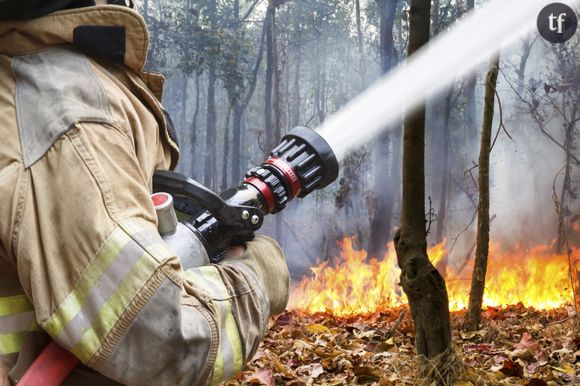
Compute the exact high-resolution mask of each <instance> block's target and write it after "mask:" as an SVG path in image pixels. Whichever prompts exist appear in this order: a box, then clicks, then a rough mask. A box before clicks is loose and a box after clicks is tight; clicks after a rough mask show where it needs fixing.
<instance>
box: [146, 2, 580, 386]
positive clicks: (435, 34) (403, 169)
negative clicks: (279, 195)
mask: <svg viewBox="0 0 580 386" xmlns="http://www.w3.org/2000/svg"><path fill="white" fill-rule="evenodd" d="M490 2H492V3H493V1H485V0H481V1H480V0H478V1H476V0H335V1H331V0H228V1H224V0H180V1H176V0H158V1H149V0H142V1H137V2H136V8H137V9H138V11H139V12H140V13H141V14H142V15H143V17H144V19H145V21H146V23H147V25H148V27H149V33H150V49H149V56H148V63H147V69H148V70H149V71H154V72H159V73H161V74H163V75H165V77H166V83H165V91H164V96H163V103H164V106H165V108H166V109H167V110H168V112H169V113H170V115H171V117H172V119H173V123H174V124H175V126H176V128H177V133H178V138H179V142H180V149H181V160H180V163H179V165H178V171H180V172H181V173H184V174H186V175H188V176H191V177H192V178H194V179H196V180H197V181H199V182H201V183H202V184H204V185H205V186H207V187H209V188H210V189H212V190H214V191H216V192H221V191H224V190H226V189H227V188H230V187H234V186H237V185H238V184H239V183H240V182H241V181H242V180H243V178H244V174H245V172H246V171H247V170H249V169H250V168H252V167H254V166H256V165H259V164H260V163H261V162H262V161H263V160H264V159H265V158H266V157H267V156H268V154H269V152H270V150H271V149H273V148H274V147H275V146H276V145H277V144H278V143H280V140H281V138H282V137H283V136H284V135H285V134H286V133H287V132H288V131H290V130H291V129H292V128H294V127H296V126H306V127H310V128H312V129H317V128H319V127H323V126H324V124H325V123H328V122H329V119H331V118H332V117H333V116H337V115H336V114H337V113H338V112H339V111H341V109H344V107H345V106H347V105H348V104H349V102H351V101H352V100H354V99H355V98H356V97H357V96H358V95H359V94H361V93H364V92H365V90H367V88H369V87H371V86H372V85H373V84H375V82H377V81H378V80H379V79H381V78H382V77H388V76H389V75H390V74H391V73H393V72H395V73H396V71H397V69H398V68H399V67H401V66H404V65H405V63H407V62H408V61H409V63H410V62H411V59H412V58H413V57H414V56H413V55H414V54H415V53H416V52H417V54H416V55H418V54H420V53H421V52H423V51H421V50H422V49H425V48H426V47H427V48H429V46H430V43H429V41H431V40H433V42H435V41H439V42H441V41H443V40H444V39H445V36H446V35H449V34H451V33H452V31H453V30H454V29H455V28H456V27H457V26H458V25H461V24H462V23H463V21H464V20H467V18H469V17H470V15H472V14H476V13H477V12H478V11H479V10H480V9H484V8H485V7H486V6H487V5H488V4H487V3H490ZM520 3H522V4H523V3H525V2H523V1H520ZM534 3H539V2H538V1H534ZM569 3H573V2H569ZM546 4H547V3H546ZM575 7H576V8H575V9H576V14H578V6H577V3H576V6H575ZM498 19H499V17H498ZM532 22H533V23H534V25H535V20H532ZM498 23H499V21H498ZM474 25H475V24H474ZM479 26H480V27H481V28H478V29H474V30H471V31H469V33H468V34H465V35H464V36H463V39H462V44H461V45H458V46H452V47H447V51H443V50H441V51H440V52H434V53H433V56H432V57H433V58H435V59H434V60H433V61H432V62H430V63H428V65H427V66H424V67H421V68H420V69H421V71H418V72H416V73H415V74H414V75H415V76H411V77H409V79H407V81H406V82H399V83H397V85H399V86H400V87H399V88H393V89H389V90H386V91H385V92H384V93H383V94H382V95H385V97H384V98H385V99H384V101H383V100H382V99H381V100H375V101H373V103H369V104H368V109H369V115H370V114H371V112H372V111H378V112H380V110H381V105H382V106H392V105H396V104H400V108H401V111H400V115H398V116H396V117H394V118H393V119H390V120H389V121H385V122H384V124H382V130H381V131H380V132H378V133H377V135H376V136H369V138H368V140H366V141H363V139H362V137H365V136H366V135H365V134H364V132H365V130H366V128H365V127H357V128H354V127H339V128H337V129H336V130H337V131H343V133H345V134H343V135H342V136H343V137H345V138H347V139H348V140H351V141H353V145H352V146H351V147H350V148H349V151H348V153H347V154H345V155H344V156H343V157H341V163H340V173H339V177H338V178H337V180H336V181H335V182H334V183H332V184H330V185H329V186H328V187H326V188H324V189H321V190H316V191H314V192H312V194H310V195H308V196H307V197H305V198H303V199H297V200H295V201H293V202H291V203H290V204H288V207H287V208H286V209H285V210H284V211H283V212H280V213H277V214H275V215H272V216H267V217H266V218H265V224H264V226H263V227H262V229H261V230H260V231H261V232H263V233H266V234H268V235H270V236H272V237H274V238H275V239H276V240H277V241H278V242H279V243H280V244H281V246H282V248H283V250H284V252H285V254H286V258H287V261H288V263H289V266H290V270H291V275H292V287H293V290H292V294H291V297H290V303H289V305H288V308H287V311H285V312H284V313H283V314H280V315H278V316H275V317H273V318H272V319H271V321H270V326H271V329H270V331H269V333H268V335H267V337H266V338H265V340H264V342H263V343H262V345H261V347H260V349H259V351H258V354H257V355H256V356H255V358H254V360H253V361H252V362H251V363H250V364H249V365H248V367H247V368H246V369H245V370H244V371H243V372H241V373H240V374H238V375H237V376H236V378H235V379H234V380H232V381H229V382H228V383H227V384H228V385H241V384H244V385H294V386H298V385H312V384H316V385H350V384H368V385H430V384H437V385H452V384H455V385H487V384H489V385H492V384H509V385H529V386H538V385H562V384H580V329H579V326H580V322H579V319H578V308H579V307H580V199H579V196H578V194H579V191H578V189H579V187H580V151H579V150H578V144H579V143H578V140H579V137H580V123H579V122H580V71H579V66H580V34H578V33H576V34H575V35H574V36H572V37H571V39H569V40H567V41H566V42H564V43H550V42H548V41H547V40H545V39H544V38H543V37H542V36H540V34H539V33H538V31H537V29H533V30H529V31H528V32H526V33H525V34H523V35H521V36H517V37H516V38H514V39H512V41H511V42H512V44H509V45H505V46H502V45H501V44H500V42H497V44H496V47H495V49H494V50H491V51H490V52H492V54H490V55H489V56H487V57H486V58H485V59H484V60H481V61H479V62H478V64H477V65H475V66H474V67H473V68H472V69H471V70H469V71H464V72H462V71H463V70H462V69H461V66H459V65H452V58H453V57H455V56H456V55H460V54H461V52H463V51H464V50H467V49H468V48H469V47H470V45H471V44H472V42H479V41H483V39H479V37H480V36H485V35H489V34H491V33H492V31H493V30H494V29H495V28H496V25H495V20H493V19H492V20H484V21H482V22H481V23H480V24H479ZM439 38H441V40H437V39H439ZM473 44H476V43H473ZM500 46H501V48H500ZM437 47H445V46H444V45H443V44H441V45H439V46H437ZM465 52H467V51H465ZM409 58H410V59H409ZM447 59H449V60H447ZM445 66H447V67H445ZM438 69H441V71H442V72H440V73H444V74H447V75H448V76H450V77H451V76H452V77H453V80H452V81H450V82H449V83H448V84H446V85H444V87H441V88H439V89H438V91H437V92H436V93H433V94H431V95H426V93H425V94H420V93H421V92H423V91H422V88H424V89H425V90H427V89H429V87H430V84H429V82H436V81H437V80H438V79H437V77H436V76H435V75H432V74H435V73H437V72H436V71H439V70H438ZM430 74H431V77H430ZM383 79H384V78H383ZM429 79H431V80H429ZM407 87H409V89H410V90H419V91H418V93H417V94H416V95H414V97H416V98H415V99H417V101H418V102H420V104H421V106H420V107H418V108H416V109H411V108H409V109H407V110H405V106H406V103H408V101H407V100H408V98H410V97H413V95H411V96H409V93H408V92H407V90H405V89H406V88H407ZM373 109H374V110H373ZM364 115H365V113H363V114H362V115H361V116H359V117H353V119H351V120H348V122H356V120H357V119H359V120H361V121H365V122H366V121H367V120H365V119H364ZM333 125H334V126H336V121H333ZM329 126H330V125H329ZM377 126H381V123H380V122H378V123H377ZM358 137H361V139H360V140H359V139H358ZM365 138H366V137H365ZM359 142H362V143H361V144H360V146H359V145H356V146H355V145H354V143H357V144H358V143H359Z"/></svg>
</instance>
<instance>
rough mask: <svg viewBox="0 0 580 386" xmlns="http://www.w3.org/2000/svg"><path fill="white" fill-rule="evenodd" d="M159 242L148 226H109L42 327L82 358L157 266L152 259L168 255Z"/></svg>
mask: <svg viewBox="0 0 580 386" xmlns="http://www.w3.org/2000/svg"><path fill="white" fill-rule="evenodd" d="M125 225H126V224H125ZM159 244H162V241H161V238H160V236H159V234H158V233H157V232H156V230H155V229H154V228H151V229H143V228H139V227H135V226H123V228H121V227H119V228H117V229H115V230H114V231H113V232H112V233H111V235H110V236H109V237H108V238H107V240H106V242H105V244H104V245H103V247H102V248H101V250H100V251H99V252H98V253H97V255H96V256H95V258H94V259H93V260H92V261H91V262H90V264H89V265H88V266H87V268H86V269H85V271H84V272H83V274H82V276H81V278H80V279H79V281H78V283H77V285H76V286H75V288H74V290H73V291H72V292H71V293H70V294H69V295H68V296H67V298H66V299H65V300H64V301H63V303H61V305H60V306H59V307H58V309H57V310H56V311H55V312H54V313H53V314H52V315H51V317H50V318H49V320H48V321H47V322H46V323H45V324H44V325H43V328H44V329H45V330H46V331H47V332H49V333H50V334H51V335H52V336H53V337H54V338H55V339H56V340H57V341H58V342H59V343H60V344H61V345H63V346H64V347H65V348H67V349H69V350H70V351H72V352H73V353H74V354H75V355H76V356H77V357H78V358H79V359H80V360H81V361H83V362H85V363H86V362H87V361H88V360H89V359H90V358H91V356H93V355H94V354H95V353H96V352H97V351H98V350H99V348H100V347H101V344H102V342H103V341H104V339H105V338H106V337H107V335H108V334H109V332H110V331H111V329H112V328H113V326H114V325H115V324H116V323H117V321H118V320H119V318H120V317H121V316H122V315H123V313H124V312H125V310H126V308H127V307H128V305H129V304H130V302H131V301H132V300H133V299H134V297H135V296H136V295H137V294H138V293H139V291H140V290H141V288H142V287H143V286H144V285H145V283H146V282H147V280H148V279H149V278H150V277H151V275H152V274H153V273H154V271H155V270H156V269H157V267H158V266H159V263H158V262H159V261H162V260H163V259H165V258H167V257H169V256H171V255H170V253H169V252H168V251H165V250H163V249H162V248H161V247H160V246H158V245H159ZM154 245H155V246H154ZM153 253H155V255H154V256H153V255H152V254H153ZM161 253H164V255H161Z"/></svg>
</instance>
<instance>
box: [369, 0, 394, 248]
mask: <svg viewBox="0 0 580 386" xmlns="http://www.w3.org/2000/svg"><path fill="white" fill-rule="evenodd" d="M376 2H377V6H378V7H379V11H380V15H381V26H380V45H381V69H382V72H383V73H387V72H389V71H390V70H391V68H392V67H393V65H394V64H395V59H394V57H395V55H394V41H393V25H394V21H395V15H396V10H397V3H398V0H376ZM393 137H394V135H393V134H389V132H385V133H383V134H381V136H380V137H379V139H378V142H377V145H376V146H375V148H374V151H373V154H374V157H373V158H374V162H373V164H374V166H375V173H374V189H373V192H374V197H372V205H371V207H372V208H370V209H371V210H370V211H369V214H370V219H369V220H370V235H369V247H368V254H369V257H383V256H384V255H385V252H386V247H387V243H388V242H389V240H391V228H392V219H393V208H394V201H395V186H396V184H398V178H395V175H396V174H397V173H396V172H395V168H398V158H397V159H395V157H394V153H395V147H397V146H398V143H397V142H398V141H393V139H394V138H393ZM389 150H391V151H389ZM389 154H391V157H390V159H389Z"/></svg>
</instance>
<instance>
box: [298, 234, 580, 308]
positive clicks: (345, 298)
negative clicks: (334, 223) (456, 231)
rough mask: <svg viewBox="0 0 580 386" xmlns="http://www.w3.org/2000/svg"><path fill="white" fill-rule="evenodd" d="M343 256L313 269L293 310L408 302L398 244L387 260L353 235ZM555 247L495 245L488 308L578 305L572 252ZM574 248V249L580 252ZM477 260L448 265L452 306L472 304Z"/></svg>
mask: <svg viewBox="0 0 580 386" xmlns="http://www.w3.org/2000/svg"><path fill="white" fill-rule="evenodd" d="M340 249H341V256H340V257H339V258H338V259H336V261H334V262H333V264H329V263H328V262H324V263H321V264H319V265H318V266H317V267H314V268H312V272H313V274H314V275H313V276H312V277H306V278H304V279H302V281H301V282H300V283H299V284H298V285H297V286H296V288H295V289H294V290H293V292H292V295H291V298H290V304H291V307H292V308H296V309H302V310H305V311H307V312H310V313H314V312H330V313H332V314H334V315H336V316H352V315H361V314H369V313H373V312H380V311H385V310H387V309H389V308H392V307H394V306H399V305H401V304H404V303H406V301H407V300H406V297H405V295H404V293H403V291H402V289H401V288H400V286H399V284H398V283H399V275H400V269H399V268H398V266H397V258H396V254H395V251H394V248H393V246H392V243H391V244H389V246H388V250H387V253H386V254H385V256H384V257H383V258H382V259H369V260H368V261H367V253H366V252H365V251H364V250H355V249H354V248H353V239H351V238H345V239H344V240H342V241H341V242H340ZM552 251H553V247H552V246H549V245H538V246H535V247H532V248H524V247H522V246H518V247H516V248H514V249H513V250H509V251H507V250H502V249H501V248H500V246H499V245H498V244H497V243H493V242H492V243H491V244H490V249H489V258H488V269H487V280H486V289H485V293H484V298H483V305H484V307H487V306H493V307H500V306H506V305H509V304H517V303H522V304H524V305H525V306H528V307H534V308H536V309H549V308H555V307H560V306H563V305H566V304H570V303H572V301H573V300H572V289H571V286H570V280H569V273H568V260H567V256H566V254H555V253H553V252H552ZM578 252H579V251H578V248H574V250H573V253H574V254H576V253H578ZM428 254H429V258H430V259H431V262H432V263H433V265H436V264H437V263H438V262H439V261H440V260H441V259H443V257H445V256H446V255H447V250H446V248H445V242H442V243H440V244H437V245H435V246H433V247H431V248H430V249H429V251H428ZM472 270H473V259H471V261H470V262H469V264H467V265H466V266H465V267H464V269H462V272H456V271H454V269H453V267H448V269H447V274H446V282H447V292H448V294H449V307H450V309H451V310H460V309H464V308H466V307H467V304H468V300H469V289H470V281H471V272H472Z"/></svg>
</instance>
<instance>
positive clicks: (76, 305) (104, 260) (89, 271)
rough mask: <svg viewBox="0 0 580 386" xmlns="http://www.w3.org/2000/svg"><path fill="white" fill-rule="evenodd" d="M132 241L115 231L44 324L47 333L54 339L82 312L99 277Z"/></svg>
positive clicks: (121, 231)
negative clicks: (74, 286) (71, 290)
mask: <svg viewBox="0 0 580 386" xmlns="http://www.w3.org/2000/svg"><path fill="white" fill-rule="evenodd" d="M130 240H131V239H130V237H129V236H128V235H127V234H126V233H125V232H124V231H123V230H122V229H120V228H117V229H115V230H114V231H113V233H112V234H111V235H110V236H109V238H108V240H107V242H106V243H105V245H103V247H102V248H101V250H100V251H99V253H98V254H97V256H96V257H95V258H94V259H93V261H91V263H90V264H89V265H88V266H87V268H86V269H85V272H84V273H83V276H82V278H81V280H79V282H78V284H77V286H76V288H75V289H74V290H73V292H71V293H70V294H69V295H68V296H67V297H66V299H65V300H64V301H63V302H62V303H61V304H60V306H59V307H58V309H57V310H56V311H55V312H54V313H53V314H52V316H51V317H50V318H49V319H48V320H47V321H46V323H44V324H43V326H42V328H44V330H46V332H48V333H49V334H50V335H52V336H53V337H54V336H57V335H59V334H60V333H61V332H62V330H63V329H64V327H65V325H66V324H67V323H68V322H69V321H70V320H71V319H72V318H73V317H74V316H75V315H76V314H78V312H79V311H80V310H81V307H82V305H83V304H84V302H85V300H86V298H87V296H88V294H89V293H90V291H91V289H92V288H93V286H94V285H95V283H96V282H97V280H98V279H99V277H101V275H102V274H103V273H104V272H105V271H106V270H107V268H108V267H109V265H110V264H111V263H112V262H113V260H114V259H115V257H116V256H117V254H118V253H119V251H120V250H121V248H122V247H123V246H124V245H125V244H126V243H127V242H129V241H130Z"/></svg>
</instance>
